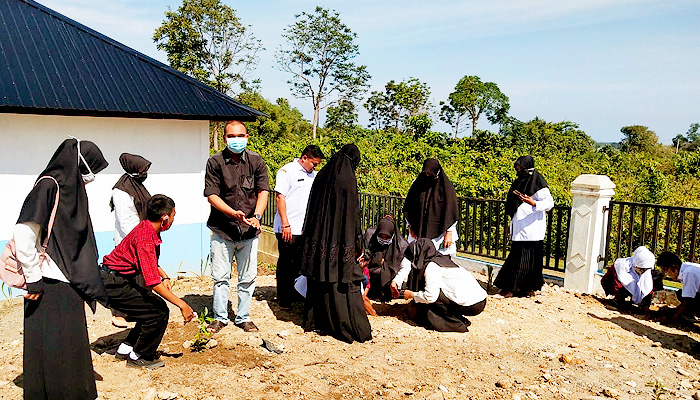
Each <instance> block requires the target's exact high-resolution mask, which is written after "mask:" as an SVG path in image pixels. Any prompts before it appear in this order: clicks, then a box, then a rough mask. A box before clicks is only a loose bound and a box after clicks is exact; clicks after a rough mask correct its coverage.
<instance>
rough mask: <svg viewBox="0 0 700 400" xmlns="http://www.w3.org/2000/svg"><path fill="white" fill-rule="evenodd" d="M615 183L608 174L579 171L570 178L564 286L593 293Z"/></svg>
mask: <svg viewBox="0 0 700 400" xmlns="http://www.w3.org/2000/svg"><path fill="white" fill-rule="evenodd" d="M614 189H615V184H614V183H612V181H611V180H610V178H608V177H607V176H605V175H591V174H584V175H580V176H579V177H578V178H576V179H575V180H574V181H573V182H571V195H572V197H573V201H572V204H571V224H570V228H569V248H568V249H567V252H566V272H565V275H564V287H565V288H567V289H574V290H578V291H580V292H582V293H593V292H594V289H595V287H594V283H595V273H596V271H598V269H599V267H601V266H602V263H603V258H604V256H605V231H606V227H607V225H606V224H607V213H606V212H605V210H607V209H608V208H609V207H610V199H611V198H612V196H613V195H614V194H615V190H614Z"/></svg>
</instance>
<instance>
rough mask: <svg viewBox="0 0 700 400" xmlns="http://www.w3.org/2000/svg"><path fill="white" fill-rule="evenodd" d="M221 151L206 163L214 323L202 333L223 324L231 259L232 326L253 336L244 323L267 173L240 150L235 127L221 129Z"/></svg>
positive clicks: (243, 138) (256, 158)
mask: <svg viewBox="0 0 700 400" xmlns="http://www.w3.org/2000/svg"><path fill="white" fill-rule="evenodd" d="M224 139H225V140H226V149H224V150H223V151H221V152H219V153H216V154H214V155H213V156H211V157H210V158H209V160H208V161H207V167H206V175H205V177H204V196H205V197H206V198H207V199H208V200H209V204H211V213H210V214H209V219H208V220H207V226H208V227H209V229H211V231H212V238H211V257H212V259H211V264H212V266H211V274H212V278H213V279H214V294H213V298H214V301H213V303H214V304H213V310H214V322H212V323H211V324H209V327H208V328H207V329H208V330H209V331H210V332H218V331H219V330H221V328H223V327H224V326H226V325H227V324H228V322H229V319H228V292H229V279H231V264H232V263H233V256H234V255H235V256H236V266H237V270H238V310H237V312H236V318H235V320H234V322H235V324H236V326H238V327H240V328H242V329H243V330H245V331H246V332H252V331H257V330H258V328H257V327H256V326H255V324H254V323H253V321H252V320H251V318H250V301H251V298H252V296H253V292H254V291H255V278H256V277H257V272H258V266H257V264H258V257H257V256H258V234H259V233H260V220H261V219H262V213H263V212H264V211H265V207H266V206H267V197H268V193H269V186H268V177H267V167H266V166H265V162H264V161H263V159H262V157H260V155H259V154H258V153H255V152H253V151H250V150H246V149H245V147H246V145H247V143H248V132H247V130H246V127H245V125H243V124H242V123H241V122H240V121H229V122H228V123H226V128H225V129H224Z"/></svg>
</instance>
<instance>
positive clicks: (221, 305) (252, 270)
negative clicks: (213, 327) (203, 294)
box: [211, 234, 258, 324]
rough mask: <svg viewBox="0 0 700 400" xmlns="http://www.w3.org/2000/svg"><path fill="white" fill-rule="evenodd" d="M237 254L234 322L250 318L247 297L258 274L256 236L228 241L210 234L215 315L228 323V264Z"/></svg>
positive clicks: (229, 270)
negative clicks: (236, 290)
mask: <svg viewBox="0 0 700 400" xmlns="http://www.w3.org/2000/svg"><path fill="white" fill-rule="evenodd" d="M234 255H235V256H236V269H237V270H238V311H237V312H236V318H235V320H234V322H235V323H236V324H240V323H241V322H246V321H250V320H251V319H250V301H251V299H252V297H253V292H254V291H255V278H256V277H257V276H258V238H257V237H256V238H254V239H246V240H239V241H235V242H233V241H230V240H226V239H224V238H222V237H221V236H219V235H217V234H213V235H212V238H211V277H212V278H213V279H214V296H213V297H214V305H213V308H214V319H216V320H218V321H221V322H223V323H228V322H229V319H228V292H229V280H230V279H231V268H232V267H231V265H232V264H233V256H234Z"/></svg>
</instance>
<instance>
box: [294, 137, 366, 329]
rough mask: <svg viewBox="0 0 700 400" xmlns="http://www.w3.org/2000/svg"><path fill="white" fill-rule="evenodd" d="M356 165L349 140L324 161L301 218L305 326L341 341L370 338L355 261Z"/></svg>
mask: <svg viewBox="0 0 700 400" xmlns="http://www.w3.org/2000/svg"><path fill="white" fill-rule="evenodd" d="M359 163H360V150H359V149H358V148H357V146H355V145H354V144H346V145H345V146H343V148H342V149H340V151H339V152H337V153H336V154H334V155H333V157H331V159H330V160H328V163H327V164H326V166H325V167H323V169H321V171H319V172H318V175H316V179H315V180H314V183H313V186H312V187H311V194H310V195H309V204H308V206H307V207H308V208H307V212H306V220H305V222H304V239H303V240H304V245H303V250H302V265H301V272H302V274H303V275H305V276H306V277H307V279H308V289H307V293H306V313H305V315H304V328H305V329H306V330H317V331H320V332H322V333H324V334H330V335H332V336H334V337H335V338H337V339H339V340H343V341H346V342H353V341H358V342H364V341H366V340H370V339H372V330H371V327H370V325H369V319H367V315H366V313H365V309H364V305H363V302H362V293H361V288H360V283H361V282H362V280H363V279H364V276H363V275H362V270H361V268H360V266H359V264H358V261H357V259H358V257H359V256H360V255H361V254H362V250H363V247H364V246H363V240H362V231H361V228H360V213H359V202H358V193H357V179H356V178H355V169H356V168H357V165H358V164H359Z"/></svg>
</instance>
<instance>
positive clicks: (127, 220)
mask: <svg viewBox="0 0 700 400" xmlns="http://www.w3.org/2000/svg"><path fill="white" fill-rule="evenodd" d="M112 203H113V204H114V245H115V246H116V245H118V244H119V242H121V241H122V239H124V238H125V237H126V235H128V234H129V232H131V230H132V229H134V228H135V227H136V225H138V224H139V222H141V219H140V218H139V213H138V211H136V206H135V205H134V198H133V197H132V196H131V195H130V194H129V193H127V192H125V191H123V190H121V189H113V190H112Z"/></svg>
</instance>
